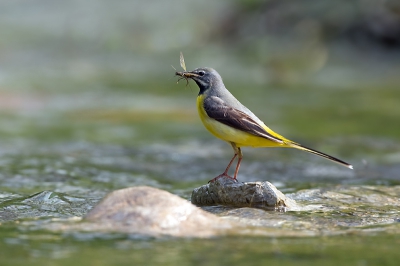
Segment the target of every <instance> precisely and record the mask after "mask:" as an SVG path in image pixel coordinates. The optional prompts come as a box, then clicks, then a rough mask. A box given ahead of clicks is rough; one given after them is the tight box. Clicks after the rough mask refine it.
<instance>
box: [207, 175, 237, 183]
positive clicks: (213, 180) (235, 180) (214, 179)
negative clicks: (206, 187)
mask: <svg viewBox="0 0 400 266" xmlns="http://www.w3.org/2000/svg"><path fill="white" fill-rule="evenodd" d="M221 177H227V178H229V179H232V180H233V181H234V182H235V183H237V182H238V181H237V179H236V178H234V177H231V176H229V175H228V174H225V173H222V174H220V175H219V176H217V177H214V178H213V179H211V180H210V181H208V183H214V182H215V181H217V179H220V178H221Z"/></svg>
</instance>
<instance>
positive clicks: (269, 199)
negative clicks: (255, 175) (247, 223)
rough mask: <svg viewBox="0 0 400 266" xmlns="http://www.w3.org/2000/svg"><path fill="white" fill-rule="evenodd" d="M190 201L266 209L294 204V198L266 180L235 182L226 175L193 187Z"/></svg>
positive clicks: (207, 204)
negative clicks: (287, 195) (288, 196)
mask: <svg viewBox="0 0 400 266" xmlns="http://www.w3.org/2000/svg"><path fill="white" fill-rule="evenodd" d="M191 201H192V203H193V204H195V205H197V206H213V205H224V206H233V207H256V208H263V209H267V210H285V209H286V208H293V207H295V206H296V202H295V201H294V200H292V199H289V198H287V197H286V196H285V195H284V194H283V193H282V192H280V191H279V190H278V189H277V188H276V187H275V186H274V185H272V184H271V183H269V182H268V181H265V182H248V183H236V182H234V181H233V180H232V179H230V178H227V177H221V178H219V179H217V180H216V181H215V182H211V183H208V184H207V185H204V186H201V187H199V188H196V189H194V190H193V192H192V198H191Z"/></svg>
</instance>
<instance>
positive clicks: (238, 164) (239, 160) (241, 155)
mask: <svg viewBox="0 0 400 266" xmlns="http://www.w3.org/2000/svg"><path fill="white" fill-rule="evenodd" d="M237 149H238V153H237V154H238V155H239V158H238V162H237V165H236V170H235V175H234V176H233V179H235V180H236V181H237V178H236V177H237V174H238V172H239V167H240V163H241V162H242V158H243V153H242V150H241V149H240V148H237ZM235 155H236V154H235Z"/></svg>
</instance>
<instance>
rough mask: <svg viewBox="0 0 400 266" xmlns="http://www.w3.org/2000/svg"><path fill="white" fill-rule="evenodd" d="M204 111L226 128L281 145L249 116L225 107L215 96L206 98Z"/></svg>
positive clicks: (279, 141)
mask: <svg viewBox="0 0 400 266" xmlns="http://www.w3.org/2000/svg"><path fill="white" fill-rule="evenodd" d="M204 109H205V111H206V113H207V115H208V116H209V117H211V118H212V119H215V120H217V121H218V122H221V123H223V124H225V125H227V126H230V127H233V128H236V129H238V130H241V131H244V132H247V133H250V134H252V135H255V136H259V137H263V138H266V139H269V140H271V141H274V142H278V143H283V141H282V140H281V139H279V138H276V137H274V136H273V135H271V134H269V133H268V132H267V131H266V130H265V129H264V128H262V127H261V126H260V125H259V124H258V123H257V122H256V121H254V119H252V118H251V117H250V116H249V115H247V114H246V113H244V112H242V111H239V110H237V109H235V108H232V107H229V106H227V105H226V104H225V102H224V101H223V100H221V99H220V98H217V97H215V96H212V97H208V98H207V99H206V100H205V101H204Z"/></svg>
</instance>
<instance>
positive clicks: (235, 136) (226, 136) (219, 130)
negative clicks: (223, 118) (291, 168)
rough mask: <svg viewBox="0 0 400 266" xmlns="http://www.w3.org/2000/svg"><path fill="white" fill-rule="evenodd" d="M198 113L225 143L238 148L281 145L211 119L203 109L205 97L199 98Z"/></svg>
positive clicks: (204, 122)
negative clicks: (231, 143)
mask: <svg viewBox="0 0 400 266" xmlns="http://www.w3.org/2000/svg"><path fill="white" fill-rule="evenodd" d="M197 111H198V112H199V116H200V119H201V121H202V122H203V124H204V126H205V127H206V128H207V130H208V131H210V132H211V133H212V134H213V135H214V136H215V137H217V138H219V139H222V140H224V141H228V142H233V143H235V144H236V146H238V147H245V146H250V147H278V146H281V144H280V143H277V142H274V141H271V140H269V139H266V138H263V137H258V136H255V135H252V134H249V133H247V132H244V131H241V130H238V129H236V128H233V127H230V126H227V125H225V124H222V123H221V122H218V121H217V120H215V119H212V118H210V117H209V116H208V115H207V113H206V111H205V110H204V107H203V95H199V96H198V97H197Z"/></svg>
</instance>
